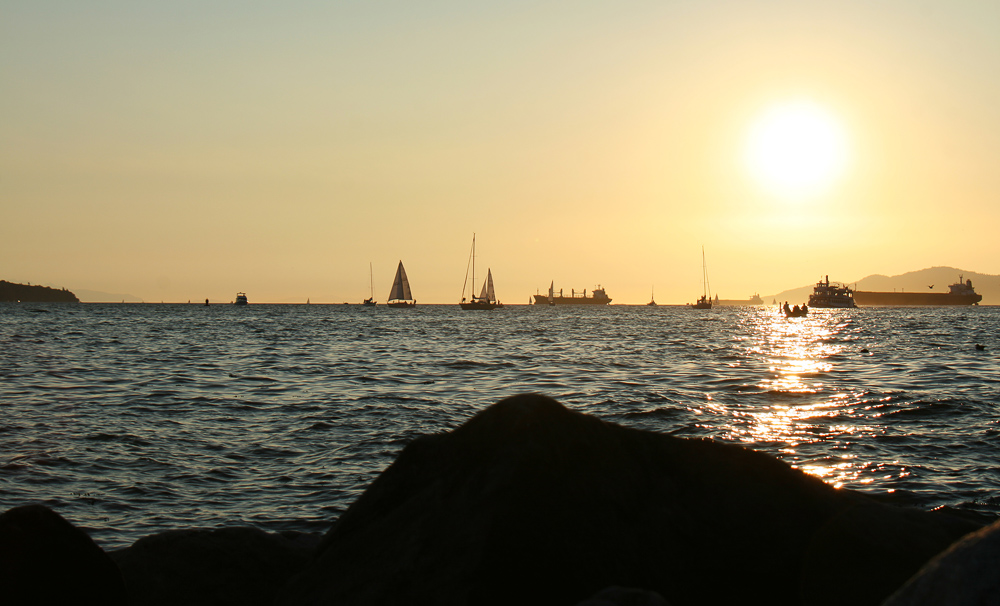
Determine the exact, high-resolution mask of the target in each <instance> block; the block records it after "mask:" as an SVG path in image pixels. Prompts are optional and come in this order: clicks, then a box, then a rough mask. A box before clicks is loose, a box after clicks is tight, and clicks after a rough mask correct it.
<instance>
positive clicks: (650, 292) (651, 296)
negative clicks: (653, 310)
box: [646, 288, 656, 307]
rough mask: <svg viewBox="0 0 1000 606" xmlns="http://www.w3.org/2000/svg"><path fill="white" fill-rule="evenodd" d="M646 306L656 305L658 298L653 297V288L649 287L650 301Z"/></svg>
mask: <svg viewBox="0 0 1000 606" xmlns="http://www.w3.org/2000/svg"><path fill="white" fill-rule="evenodd" d="M646 307H656V298H655V297H653V289H652V288H650V289H649V303H646Z"/></svg>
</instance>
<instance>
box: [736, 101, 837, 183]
mask: <svg viewBox="0 0 1000 606" xmlns="http://www.w3.org/2000/svg"><path fill="white" fill-rule="evenodd" d="M746 153H747V157H746V159H747V164H748V167H749V169H750V173H751V175H753V177H754V178H755V179H757V180H758V181H760V182H761V183H762V184H763V185H764V186H765V187H767V188H768V189H769V190H771V191H772V192H774V193H776V194H779V195H781V196H783V197H789V198H795V199H800V198H803V197H807V196H812V195H816V194H818V193H821V192H823V191H825V190H826V189H827V188H829V186H830V185H831V184H832V183H833V182H834V181H836V180H837V178H838V177H840V176H841V174H842V173H843V171H844V167H845V164H846V161H847V144H846V141H845V136H844V131H843V129H842V127H841V126H840V125H839V124H838V123H837V121H836V120H835V119H834V118H833V116H831V115H830V114H829V113H828V112H826V111H825V110H823V108H821V107H819V106H817V105H814V104H812V103H807V102H796V103H788V104H784V105H779V106H775V107H773V108H771V109H770V110H769V111H767V112H766V113H764V114H763V115H762V116H761V117H760V119H758V120H757V122H756V123H755V124H754V125H753V127H752V128H751V130H750V136H749V140H748V142H747V150H746Z"/></svg>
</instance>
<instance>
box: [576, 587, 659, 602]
mask: <svg viewBox="0 0 1000 606" xmlns="http://www.w3.org/2000/svg"><path fill="white" fill-rule="evenodd" d="M576 606H669V604H667V601H666V600H664V599H663V596H661V595H660V594H658V593H656V592H655V591H645V590H643V589H632V588H629V587H608V588H607V589H604V590H602V591H600V592H598V593H597V594H596V595H594V596H591V597H589V598H587V599H586V600H584V601H582V602H579V603H577V605H576Z"/></svg>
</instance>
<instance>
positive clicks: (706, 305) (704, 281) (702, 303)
mask: <svg viewBox="0 0 1000 606" xmlns="http://www.w3.org/2000/svg"><path fill="white" fill-rule="evenodd" d="M701 286H702V294H701V298H700V299H698V301H696V302H695V303H693V304H692V305H691V307H693V308H694V309H712V295H710V294H709V288H708V266H707V265H705V247H704V246H702V247H701Z"/></svg>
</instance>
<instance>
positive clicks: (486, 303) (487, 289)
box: [459, 234, 503, 309]
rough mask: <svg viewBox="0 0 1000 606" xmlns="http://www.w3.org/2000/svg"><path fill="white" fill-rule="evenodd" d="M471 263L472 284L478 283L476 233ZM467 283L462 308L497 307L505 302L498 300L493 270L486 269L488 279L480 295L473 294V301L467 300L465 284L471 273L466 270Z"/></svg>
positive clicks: (473, 235)
mask: <svg viewBox="0 0 1000 606" xmlns="http://www.w3.org/2000/svg"><path fill="white" fill-rule="evenodd" d="M469 263H470V264H471V265H472V285H473V288H475V284H476V234H472V252H471V253H470V254H469ZM465 278H466V280H465V284H462V302H461V303H459V305H460V306H461V307H462V309H497V308H498V307H503V304H502V303H500V302H499V301H497V296H496V293H495V292H494V291H493V272H492V271H491V270H490V269H489V268H487V269H486V281H485V282H483V290H482V292H480V294H479V296H478V297H477V296H476V295H472V300H471V301H466V300H465V286H466V285H467V284H468V282H469V274H468V271H466V274H465Z"/></svg>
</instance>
